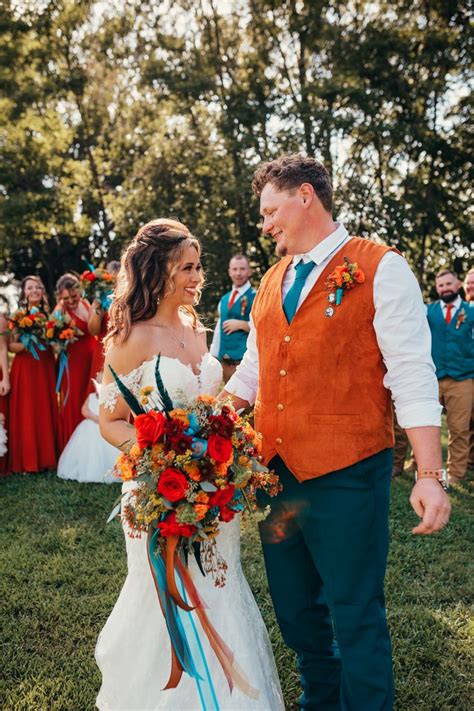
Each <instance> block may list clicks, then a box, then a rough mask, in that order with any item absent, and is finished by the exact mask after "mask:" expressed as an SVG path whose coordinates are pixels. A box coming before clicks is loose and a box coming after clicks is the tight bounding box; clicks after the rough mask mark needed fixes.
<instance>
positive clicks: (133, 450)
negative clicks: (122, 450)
mask: <svg viewBox="0 0 474 711" xmlns="http://www.w3.org/2000/svg"><path fill="white" fill-rule="evenodd" d="M140 452H141V449H140V447H139V446H138V444H137V443H136V442H135V444H132V446H131V447H130V452H129V455H130V457H133V458H134V459H136V458H137V457H139V456H140Z"/></svg>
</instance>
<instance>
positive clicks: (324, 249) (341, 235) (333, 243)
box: [292, 222, 349, 266]
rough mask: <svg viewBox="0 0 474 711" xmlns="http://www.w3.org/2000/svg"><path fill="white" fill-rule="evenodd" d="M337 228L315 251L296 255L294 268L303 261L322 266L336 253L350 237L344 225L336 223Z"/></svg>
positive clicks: (311, 250) (314, 248)
mask: <svg viewBox="0 0 474 711" xmlns="http://www.w3.org/2000/svg"><path fill="white" fill-rule="evenodd" d="M336 224H337V227H336V229H335V230H334V232H331V234H330V235H328V236H327V237H325V238H324V239H323V240H322V242H319V243H318V244H317V245H316V246H315V247H313V249H310V250H309V252H305V253H304V254H295V256H294V257H293V262H292V263H293V266H296V265H297V264H298V263H299V262H300V261H301V260H303V262H309V261H310V260H312V261H313V262H314V263H315V264H322V263H323V262H324V261H325V260H326V259H327V258H328V257H329V256H330V255H331V254H332V253H333V252H335V251H336V250H337V249H338V248H339V247H340V246H341V245H342V244H343V242H345V241H346V240H347V238H348V237H349V233H348V231H347V230H346V228H345V227H344V225H343V224H342V222H338V223H336Z"/></svg>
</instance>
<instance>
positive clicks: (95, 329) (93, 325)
mask: <svg viewBox="0 0 474 711" xmlns="http://www.w3.org/2000/svg"><path fill="white" fill-rule="evenodd" d="M106 269H107V271H108V272H109V274H112V275H113V276H114V277H116V276H117V274H118V273H119V271H120V262H117V261H111V262H109V263H108V264H107V266H106ZM108 325H109V315H108V313H107V311H105V310H104V309H103V308H101V305H100V301H99V300H98V299H95V300H94V301H93V302H92V308H91V311H90V316H89V322H88V324H87V327H88V329H89V333H90V334H91V335H92V336H97V343H96V346H95V348H94V354H93V356H92V366H91V372H90V382H89V393H95V386H94V383H93V382H92V378H93V379H94V380H97V381H98V382H100V381H101V380H102V371H103V369H104V344H103V340H104V338H105V336H106V334H107V328H108Z"/></svg>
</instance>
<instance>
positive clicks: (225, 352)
mask: <svg viewBox="0 0 474 711" xmlns="http://www.w3.org/2000/svg"><path fill="white" fill-rule="evenodd" d="M232 291H233V289H232ZM232 291H229V292H228V293H227V294H225V295H224V296H223V297H222V299H221V300H220V314H221V344H220V348H219V358H223V357H226V358H230V359H231V360H242V358H243V357H244V353H245V351H246V348H247V337H248V333H247V331H234V332H233V333H229V334H227V333H224V329H223V328H222V324H223V323H224V321H227V319H229V318H237V319H239V320H240V321H249V320H250V311H251V310H252V304H253V300H254V299H255V294H256V291H255V289H254V288H253V287H251V286H249V288H248V289H247V291H245V292H244V293H243V294H242V296H240V297H239V298H238V299H236V300H235V301H234V303H233V304H232V308H231V309H229V299H230V297H231V296H232Z"/></svg>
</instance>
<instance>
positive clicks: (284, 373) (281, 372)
mask: <svg viewBox="0 0 474 711" xmlns="http://www.w3.org/2000/svg"><path fill="white" fill-rule="evenodd" d="M280 375H281V377H283V376H284V375H286V370H283V369H282V370H280Z"/></svg>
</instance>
